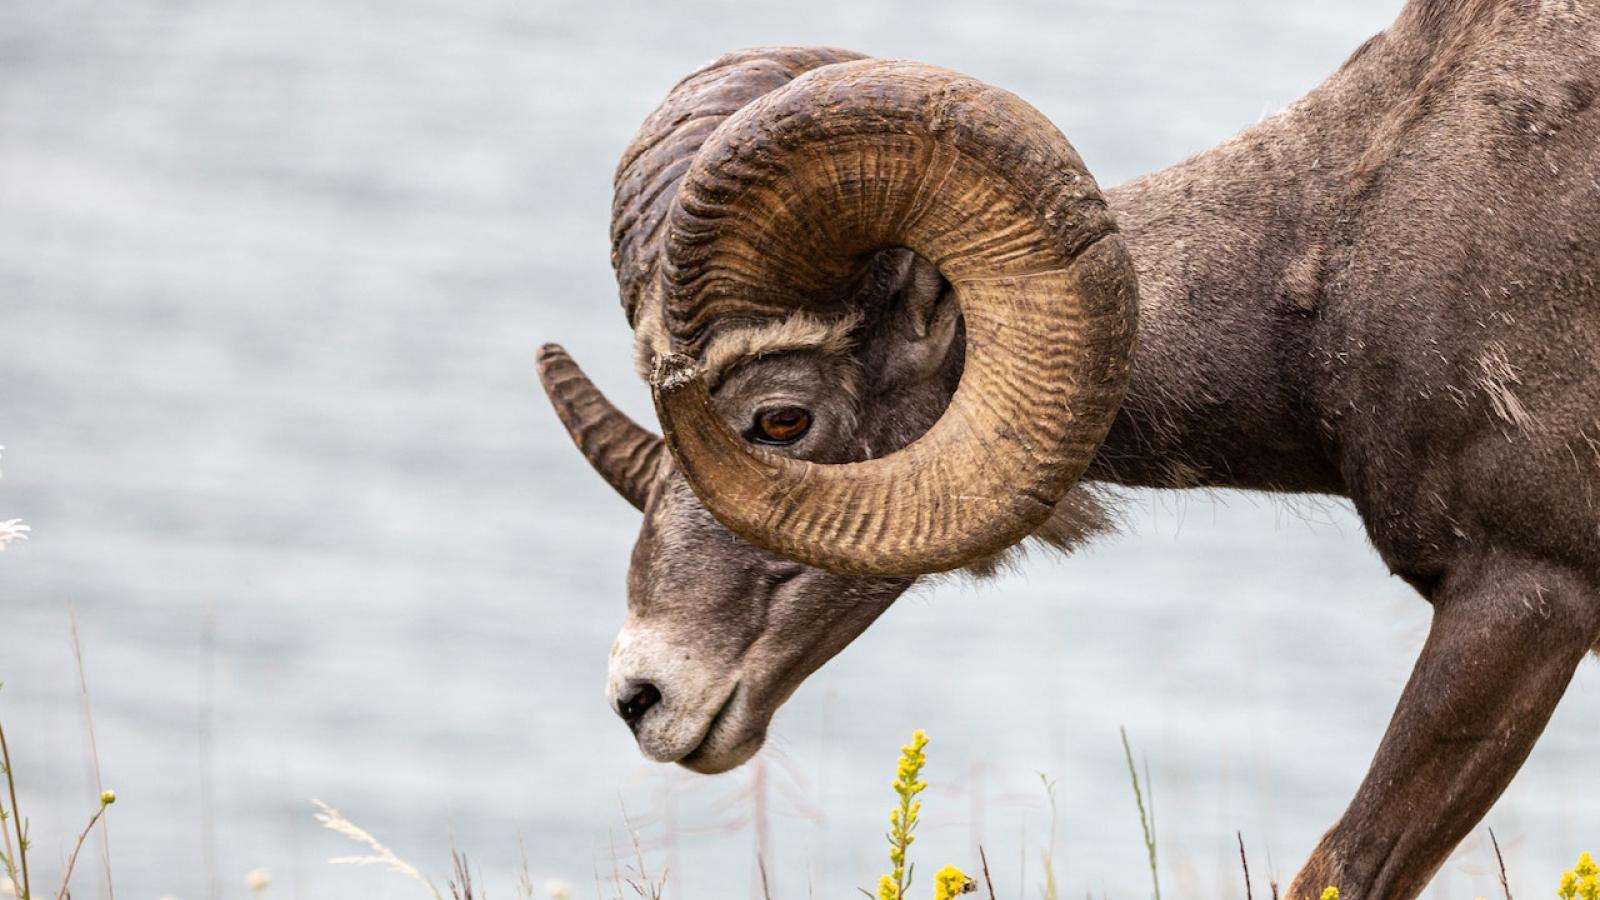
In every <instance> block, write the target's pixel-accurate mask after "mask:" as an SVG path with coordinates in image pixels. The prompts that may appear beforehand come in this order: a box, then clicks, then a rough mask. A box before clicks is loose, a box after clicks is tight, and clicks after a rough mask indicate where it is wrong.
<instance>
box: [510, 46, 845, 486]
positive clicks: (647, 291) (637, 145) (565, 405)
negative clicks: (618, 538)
mask: <svg viewBox="0 0 1600 900" xmlns="http://www.w3.org/2000/svg"><path fill="white" fill-rule="evenodd" d="M861 58H862V56H861V54H859V53H854V52H851V51H849V50H837V49H832V48H827V47H760V48H755V49H751V50H740V51H736V52H734V53H728V54H726V55H724V56H721V57H719V58H717V59H715V60H712V61H711V62H710V63H707V64H706V65H704V66H702V67H700V68H699V69H697V70H696V71H694V72H693V73H691V74H690V75H689V76H688V77H686V78H684V79H683V80H682V81H680V82H679V83H678V84H677V85H676V86H675V87H674V88H673V89H672V91H671V92H670V93H668V95H667V97H666V99H664V100H662V101H661V104H660V106H658V107H657V108H656V110H655V111H654V112H653V113H651V114H650V116H649V118H647V119H645V121H644V124H643V125H641V126H640V127H639V132H638V134H636V135H634V138H633V140H632V141H631V142H630V143H629V144H628V148H627V150H625V151H624V152H623V154H622V160H621V162H620V163H619V164H618V166H617V172H616V178H615V198H614V200H613V202H612V207H611V264H612V266H613V267H614V268H615V269H616V272H617V286H618V287H619V288H620V291H621V295H622V308H623V312H624V313H626V315H627V317H628V324H629V325H630V326H633V327H635V328H641V329H643V331H644V332H646V333H644V334H641V335H640V338H641V340H640V343H641V345H643V346H647V347H648V346H651V345H653V344H656V343H659V342H661V341H664V340H665V334H664V333H660V328H661V321H660V303H661V289H660V272H659V268H660V257H661V242H662V238H663V236H664V234H665V228H664V223H665V221H666V217H667V213H668V211H669V210H670V208H671V206H672V200H673V198H674V197H675V196H676V195H677V188H678V183H679V182H680V181H681V180H682V179H683V176H684V173H685V172H686V171H687V170H688V168H689V163H690V162H691V161H692V160H693V159H694V156H695V153H697V152H698V151H699V150H700V145H701V144H702V143H704V141H705V139H706V137H707V136H708V135H710V134H711V133H712V132H713V131H715V130H716V128H717V126H718V125H721V124H722V122H723V121H724V120H725V119H727V118H728V116H730V115H732V114H733V113H735V112H737V111H738V110H740V109H741V108H743V107H744V106H745V105H746V104H748V103H749V102H750V101H752V100H754V99H756V98H758V97H760V96H762V95H764V94H766V93H768V92H770V91H772V90H774V89H776V88H779V87H782V86H783V85H785V84H788V83H789V82H790V81H792V80H793V79H794V78H795V77H796V76H798V75H800V74H802V73H804V72H808V71H811V70H812V69H816V68H818V67H820V66H826V65H831V64H833V63H837V62H843V61H849V60H856V59H861ZM539 379H540V381H542V382H543V383H544V388H545V392H546V393H547V394H549V395H550V402H551V403H553V404H554V405H555V408H556V414H557V415H558V416H560V418H561V422H562V424H564V425H566V427H567V432H568V433H569V434H571V435H572V440H573V442H574V443H576V444H577V445H578V449H580V450H582V451H583V454H584V456H586V457H588V459H589V462H590V464H592V465H593V466H594V467H595V469H596V471H598V472H599V473H600V474H601V476H603V477H604V478H605V479H606V481H607V482H609V483H610V484H611V486H612V487H614V488H616V489H617V492H618V493H620V494H622V496H624V497H626V498H628V502H630V503H632V504H633V505H634V506H636V507H639V508H640V509H643V508H644V503H645V498H646V497H647V496H648V494H649V491H650V486H651V484H652V483H653V479H654V478H655V476H656V473H657V472H658V470H659V463H660V460H661V454H662V452H663V450H662V444H661V439H660V438H658V437H656V436H655V435H653V434H651V433H650V432H649V431H646V430H645V429H643V428H641V427H639V426H638V425H636V424H634V422H633V421H632V420H630V419H629V418H628V417H627V416H626V415H624V414H623V413H622V412H621V411H620V410H618V409H617V408H616V407H614V406H612V405H611V403H610V401H608V400H606V398H605V396H604V395H603V394H601V393H600V391H599V389H597V388H596V387H595V386H594V384H593V383H591V382H590V381H589V379H588V377H587V376H585V375H584V374H583V370H582V369H580V368H578V365H577V363H575V362H574V361H573V360H572V357H570V356H568V355H567V352H566V351H565V350H563V349H561V347H559V346H557V345H555V344H547V345H545V347H544V349H542V350H540V351H539Z"/></svg>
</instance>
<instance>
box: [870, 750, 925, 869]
mask: <svg viewBox="0 0 1600 900" xmlns="http://www.w3.org/2000/svg"><path fill="white" fill-rule="evenodd" d="M927 746H928V735H927V734H926V733H925V732H924V731H923V730H922V729H920V728H919V729H917V730H916V731H915V732H914V733H912V735H911V743H909V744H906V745H905V746H903V747H901V748H900V762H899V764H898V765H897V766H896V767H895V778H894V784H892V785H890V787H892V788H894V793H895V796H897V797H899V798H900V802H899V803H898V804H896V805H895V807H894V809H892V810H890V811H889V865H890V866H891V867H892V871H890V873H889V874H888V875H885V876H883V878H882V879H880V880H879V882H878V897H879V898H880V900H905V896H906V888H907V887H909V886H910V884H911V871H910V869H908V868H907V867H906V849H907V848H908V847H910V846H911V844H912V842H913V841H915V840H916V838H914V837H913V836H912V834H911V832H912V831H913V830H914V829H916V827H917V817H918V815H920V814H921V812H922V803H921V801H919V800H917V799H916V797H917V795H918V794H920V793H922V791H923V789H924V788H926V787H927V786H928V783H927V782H926V781H920V780H919V779H920V778H921V776H922V766H923V764H924V763H926V762H927V759H928V758H927V754H926V753H925V752H924V751H925V750H926V748H927Z"/></svg>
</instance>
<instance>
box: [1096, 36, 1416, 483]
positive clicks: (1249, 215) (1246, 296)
mask: <svg viewBox="0 0 1600 900" xmlns="http://www.w3.org/2000/svg"><path fill="white" fill-rule="evenodd" d="M1412 12H1413V10H1410V9H1408V11H1407V15H1405V16H1402V19H1401V21H1400V22H1398V23H1397V24H1396V27H1395V28H1393V29H1391V30H1390V31H1389V32H1386V33H1385V34H1383V35H1380V36H1379V37H1377V38H1374V39H1373V40H1372V41H1369V42H1368V43H1367V44H1366V45H1365V46H1363V47H1362V48H1361V49H1360V50H1358V51H1357V52H1356V54H1355V55H1354V56H1352V57H1351V59H1350V61H1349V62H1347V63H1346V64H1345V65H1344V67H1343V68H1341V69H1340V70H1339V71H1338V72H1337V73H1336V74H1334V75H1333V76H1332V77H1331V78H1329V79H1328V81H1327V82H1325V83H1324V84H1323V85H1322V86H1320V87H1319V88H1317V89H1316V90H1315V91H1313V92H1312V93H1311V94H1310V95H1309V96H1307V97H1306V98H1305V99H1304V100H1302V101H1300V102H1299V103H1297V104H1295V105H1294V106H1292V107H1290V108H1289V109H1287V110H1285V111H1284V112H1282V113H1279V114H1278V115H1276V116H1273V117H1272V118H1269V119H1267V120H1265V121H1263V122H1261V123H1259V124H1257V125H1256V126H1254V127H1252V128H1250V129H1249V130H1247V131H1245V132H1244V133H1242V134H1240V135H1239V136H1237V137H1235V138H1233V139H1232V140H1229V141H1227V142H1225V143H1223V144H1221V145H1219V146H1217V147H1216V148H1214V149H1212V150H1210V151H1208V152H1206V153H1203V154H1201V155H1199V156H1196V157H1193V158H1191V159H1189V160H1186V161H1184V162H1182V163H1179V164H1177V165H1175V166H1172V167H1170V168H1167V169H1163V170H1161V171H1159V172H1155V173H1153V174H1151V175H1147V176H1145V177H1143V178H1139V179H1137V180H1135V181H1132V182H1130V183H1128V184H1125V185H1121V186H1119V187H1116V188H1113V189H1111V190H1110V191H1108V192H1107V201H1108V202H1109V204H1110V206H1111V208H1112V210H1113V211H1114V212H1115V213H1116V215H1117V220H1118V223H1119V225H1120V227H1121V229H1122V232H1123V235H1124V237H1125V239H1126V241H1127V244H1128V249H1129V251H1130V252H1131V253H1132V254H1133V258H1134V262H1135V266H1136V267H1137V269H1138V272H1139V292H1140V304H1139V306H1140V320H1139V332H1138V333H1139V345H1138V350H1137V352H1136V354H1135V357H1134V365H1133V375H1132V381H1131V384H1130V387H1129V392H1128V397H1127V400H1126V401H1125V402H1124V404H1123V408H1122V411H1121V413H1120V414H1119V415H1118V417H1117V420H1116V422H1115V424H1114V425H1113V427H1112V430H1111V434H1110V436H1109V437H1108V438H1107V440H1106V443H1105V446H1104V448H1103V449H1102V451H1101V453H1100V454H1099V456H1098V458H1097V460H1096V462H1095V464H1094V466H1093V467H1092V468H1091V470H1090V472H1089V477H1090V478H1093V479H1097V480H1101V481H1110V482H1117V483H1122V484H1133V485H1143V486H1153V487H1195V486H1217V487H1243V488H1255V489H1275V490H1286V491H1308V492H1323V493H1343V492H1344V485H1343V481H1342V479H1341V477H1340V474H1339V470H1338V467H1337V466H1336V464H1335V462H1334V459H1335V455H1336V447H1335V446H1334V441H1335V438H1334V435H1333V432H1332V430H1331V429H1332V426H1331V425H1329V424H1328V422H1327V417H1326V416H1325V415H1323V414H1322V412H1320V411H1319V407H1318V404H1317V396H1316V395H1317V387H1318V380H1319V374H1318V373H1319V371H1321V369H1322V368H1323V367H1324V364H1323V363H1322V362H1319V360H1320V359H1321V357H1320V355H1319V350H1318V348H1319V347H1322V346H1325V345H1326V343H1327V338H1328V333H1327V329H1328V328H1329V327H1330V325H1329V323H1328V321H1327V320H1326V319H1325V318H1324V317H1323V315H1322V313H1323V312H1324V309H1323V302H1324V285H1326V284H1328V283H1329V279H1330V276H1331V275H1332V274H1333V273H1334V272H1335V271H1336V266H1337V261H1336V259H1335V256H1336V252H1335V251H1334V250H1333V249H1332V248H1334V247H1335V246H1337V235H1336V233H1335V232H1334V229H1335V228H1338V227H1340V225H1339V222H1340V220H1341V218H1342V217H1343V218H1348V217H1350V216H1353V215H1356V214H1357V213H1356V212H1355V202H1356V201H1355V199H1353V198H1357V197H1359V195H1360V193H1361V185H1360V183H1359V182H1360V180H1361V179H1360V177H1359V176H1358V175H1356V174H1354V173H1357V172H1361V171H1363V170H1364V169H1367V168H1369V164H1370V163H1371V160H1370V159H1367V158H1365V157H1364V156H1363V154H1368V153H1369V148H1371V147H1372V146H1373V145H1374V142H1373V140H1372V135H1373V134H1374V133H1375V131H1376V129H1378V128H1379V127H1380V125H1381V124H1382V123H1383V121H1384V119H1385V117H1386V116H1387V115H1388V114H1389V113H1390V112H1391V110H1394V109H1395V108H1396V104H1397V103H1399V102H1400V101H1401V100H1402V99H1404V98H1405V97H1406V96H1407V95H1408V94H1409V93H1410V92H1411V91H1413V90H1414V89H1415V86H1416V85H1418V84H1420V83H1422V82H1423V75H1424V74H1425V72H1426V70H1427V69H1428V67H1429V66H1430V65H1432V64H1433V62H1435V61H1436V59H1437V49H1436V48H1437V47H1438V43H1437V38H1435V37H1433V36H1432V35H1431V34H1424V33H1423V32H1422V31H1421V29H1420V26H1418V24H1417V23H1416V22H1411V21H1409V20H1408V16H1410V15H1411V14H1412Z"/></svg>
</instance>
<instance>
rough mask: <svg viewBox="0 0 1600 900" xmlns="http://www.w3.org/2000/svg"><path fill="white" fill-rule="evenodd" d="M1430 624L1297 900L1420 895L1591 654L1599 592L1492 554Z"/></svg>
mask: <svg viewBox="0 0 1600 900" xmlns="http://www.w3.org/2000/svg"><path fill="white" fill-rule="evenodd" d="M1431 599H1432V602H1433V605H1434V613H1433V623H1432V626H1431V628H1430V630H1429V633H1428V639H1427V641H1426V643H1425V644H1424V646H1423V648H1422V655H1421V657H1420V658H1418V660H1417V664H1416V668H1415V669H1413V670H1412V673H1411V679H1410V681H1409V682H1407V684H1406V687H1405V691H1404V692H1403V693H1402V694H1401V696H1400V703H1399V706H1398V707H1397V708H1396V709H1395V713H1394V717H1393V718H1392V719H1390V721H1389V728H1388V731H1387V732H1386V733H1385V734H1384V736H1383V743H1382V744H1381V745H1380V746H1379V748H1378V753H1377V755H1376V756H1375V757H1374V758H1373V761H1372V766H1371V768H1370V769H1369V770H1368V771H1367V777H1366V779H1365V780H1364V781H1363V782H1362V784H1361V788H1360V790H1359V791H1358V792H1357V793H1356V797H1355V800H1353V801H1352V802H1351V803H1350V807H1349V808H1348V809H1347V810H1345V813H1344V815H1343V816H1342V817H1341V818H1340V819H1339V821H1338V823H1337V824H1335V825H1334V826H1333V828H1332V829H1330V830H1329V831H1328V833H1327V834H1326V835H1324V836H1323V838H1322V841H1321V842H1320V843H1319V844H1318V845H1317V848H1316V850H1315V851H1313V852H1312V854H1311V858H1310V859H1309V860H1308V861H1307V862H1306V864H1305V866H1304V867H1302V868H1301V870H1300V872H1299V873H1298V874H1297V875H1296V876H1295V879H1294V882H1293V884H1292V885H1291V886H1290V888H1289V893H1288V896H1289V897H1290V898H1292V900H1306V898H1312V900H1314V898H1318V897H1320V896H1321V895H1322V892H1323V890H1324V889H1325V888H1327V887H1329V886H1333V887H1337V888H1338V889H1339V891H1340V897H1341V900H1401V898H1410V897H1415V896H1417V895H1418V894H1419V893H1420V892H1421V891H1422V889H1423V887H1424V886H1425V885H1426V884H1427V882H1428V879H1430V878H1431V877H1432V876H1433V873H1434V872H1435V871H1436V870H1437V869H1438V868H1439V866H1440V865H1441V864H1443V863H1444V860H1445V858H1446V857H1447V856H1449V854H1450V851H1451V850H1452V849H1453V848H1454V847H1455V846H1456V844H1457V843H1459V842H1460V841H1461V839H1462V838H1463V837H1465V836H1466V834H1467V833H1468V832H1469V831H1470V830H1471V829H1472V828H1473V827H1474V826H1475V825H1477V823H1478V822H1479V821H1480V820H1481V819H1482V818H1483V816H1484V814H1485V813H1487V812H1488V811H1489V807H1490V806H1491V805H1493V803H1494V801H1495V799H1496V798H1498V797H1499V796H1500V793H1501V791H1503V790H1505V787H1506V785H1507V784H1509V783H1510V782H1511V777H1512V776H1513V775H1515V774H1516V772H1517V769H1518V768H1519V767H1520V766H1521V765H1522V762H1523V760H1525V759H1526V758H1527V756H1528V752H1529V751H1530V750H1532V749H1533V744H1534V741H1535V740H1536V739H1537V738H1538V737H1539V734H1540V733H1541V732H1542V731H1544V727H1545V723H1546V722H1548V721H1549V719H1550V713H1551V712H1552V711H1553V710H1554V709H1555V706H1556V702H1557V701H1558V700H1560V699H1561V695H1562V693H1563V692H1564V691H1565V690H1566V687H1567V683H1568V682H1569V681H1571V679H1572V674H1573V672H1574V670H1576V668H1577V666H1578V663H1579V662H1580V661H1581V660H1582V659H1583V657H1584V654H1585V653H1586V652H1588V650H1589V648H1590V647H1593V646H1594V645H1595V642H1596V639H1597V638H1600V595H1597V594H1596V593H1595V590H1594V587H1593V586H1592V584H1590V583H1589V582H1588V581H1587V580H1586V579H1584V578H1582V577H1580V576H1578V575H1577V574H1575V573H1573V572H1571V571H1569V570H1567V569H1565V568H1563V567H1560V566H1554V565H1550V564H1545V563H1540V562H1536V561H1531V560H1526V559H1516V558H1513V557H1511V556H1508V555H1506V554H1501V553H1486V554H1484V555H1483V556H1481V557H1479V558H1477V559H1474V560H1471V561H1470V562H1469V563H1468V564H1466V565H1460V566H1457V567H1456V568H1455V569H1454V570H1453V571H1452V572H1451V573H1450V575H1449V576H1448V577H1447V578H1446V579H1445V581H1444V582H1443V583H1442V584H1441V585H1440V587H1439V589H1438V590H1436V591H1435V592H1434V596H1433V597H1432V598H1431Z"/></svg>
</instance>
